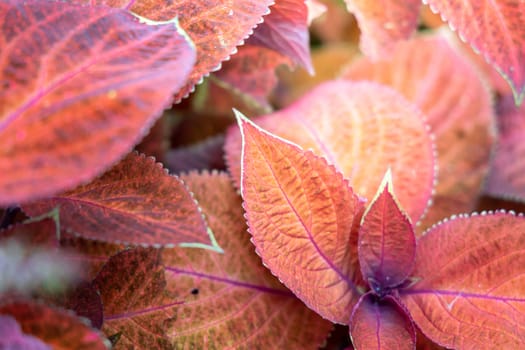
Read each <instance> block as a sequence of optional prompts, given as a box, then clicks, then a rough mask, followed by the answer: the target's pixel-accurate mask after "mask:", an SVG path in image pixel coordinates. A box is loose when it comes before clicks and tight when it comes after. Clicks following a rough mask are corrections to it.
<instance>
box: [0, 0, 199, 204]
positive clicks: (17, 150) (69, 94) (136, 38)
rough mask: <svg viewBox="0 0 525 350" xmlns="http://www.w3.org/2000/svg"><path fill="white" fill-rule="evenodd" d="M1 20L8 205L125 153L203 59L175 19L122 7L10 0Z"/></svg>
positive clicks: (2, 180)
mask: <svg viewBox="0 0 525 350" xmlns="http://www.w3.org/2000/svg"><path fill="white" fill-rule="evenodd" d="M0 25H1V26H2V28H4V29H3V30H2V31H0V47H2V57H3V59H2V61H1V63H0V65H1V67H2V68H1V69H0V174H1V175H0V193H1V195H0V205H7V204H14V203H18V202H27V201H28V200H32V199H36V198H41V197H43V196H48V195H53V194H55V193H57V192H59V191H63V190H68V189H71V188H72V187H74V186H77V185H78V184H80V183H83V182H86V181H89V180H91V179H92V178H93V177H95V176H96V175H98V174H100V173H101V172H103V171H104V170H105V169H107V168H108V167H109V166H110V165H111V164H112V163H114V162H116V161H117V160H118V159H120V158H122V157H123V156H124V154H126V153H127V152H129V151H130V150H131V148H132V146H133V145H134V144H135V143H136V142H137V141H138V140H140V138H141V137H142V136H144V134H145V132H146V131H147V130H148V127H149V126H150V125H151V124H152V123H153V121H154V120H155V119H156V118H157V117H158V116H160V114H161V111H162V110H163V109H164V108H166V107H167V106H169V104H170V103H171V100H172V95H173V94H174V93H175V92H176V91H177V90H179V89H180V87H181V86H182V85H183V84H184V82H185V81H186V78H187V76H188V74H189V72H190V70H191V68H192V66H193V63H194V60H195V51H194V48H193V47H192V46H191V44H190V43H189V42H188V41H187V40H186V38H185V36H184V35H183V34H181V32H180V29H179V28H178V26H177V23H176V22H173V21H172V22H170V23H166V24H162V25H160V24H159V25H145V24H141V23H139V21H138V20H137V19H136V18H135V17H134V16H132V15H131V14H129V13H128V12H127V11H124V10H119V9H110V8H105V7H83V6H76V5H71V4H67V3H64V2H52V1H24V2H20V1H16V0H6V1H2V2H1V3H0ZM167 71H171V72H173V73H172V74H166V72H167Z"/></svg>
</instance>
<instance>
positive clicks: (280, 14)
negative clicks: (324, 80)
mask: <svg viewBox="0 0 525 350" xmlns="http://www.w3.org/2000/svg"><path fill="white" fill-rule="evenodd" d="M270 11H271V12H270V14H269V15H267V16H265V17H264V18H263V19H264V22H263V23H261V24H260V25H259V26H258V27H257V29H256V30H255V32H254V33H253V35H252V36H251V37H250V38H249V39H248V41H247V43H248V44H251V45H259V46H263V47H267V48H269V49H271V50H274V51H276V52H279V53H280V54H282V55H284V56H287V57H289V58H290V59H291V60H292V61H294V62H295V63H297V64H299V65H301V66H303V67H304V68H305V69H306V70H307V71H308V72H309V73H310V74H314V68H313V66H312V60H311V58H310V35H309V32H308V10H307V7H306V4H305V1H304V0H276V1H275V4H274V5H272V6H271V7H270Z"/></svg>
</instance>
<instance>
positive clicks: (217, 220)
mask: <svg viewBox="0 0 525 350" xmlns="http://www.w3.org/2000/svg"><path fill="white" fill-rule="evenodd" d="M183 179H184V181H186V182H187V183H188V185H189V187H190V188H191V190H192V191H193V192H194V193H195V196H196V198H197V200H198V201H199V202H200V203H201V205H202V208H203V211H204V213H205V214H206V217H207V218H208V221H209V223H210V226H211V227H212V229H213V230H214V232H216V234H217V239H218V241H219V243H220V244H221V247H223V248H224V254H217V253H214V252H210V251H206V250H203V249H192V250H189V249H188V250H165V251H164V255H163V258H164V261H165V264H166V270H167V276H168V277H167V278H168V286H169V288H170V292H171V293H173V294H174V295H181V296H184V297H185V299H186V302H185V303H184V304H183V305H180V306H179V307H178V308H177V310H176V313H175V314H174V317H173V321H172V322H171V323H170V324H171V325H172V327H173V331H172V334H173V335H174V341H175V344H176V345H177V346H178V347H180V348H182V347H183V345H185V344H192V345H193V346H194V347H195V348H197V349H201V348H206V347H210V348H212V347H216V348H232V349H233V348H235V349H238V348H246V349H312V350H314V349H318V347H319V346H320V345H321V343H323V342H324V340H325V339H326V337H327V334H328V332H329V331H330V329H331V328H332V325H331V324H330V322H327V321H325V320H323V319H321V318H320V317H319V316H318V315H317V314H316V313H315V312H313V311H311V310H309V309H308V308H307V307H306V306H304V304H303V303H301V301H299V300H298V299H297V298H295V296H294V295H293V294H292V293H291V292H290V291H289V290H287V289H286V288H285V287H284V286H283V285H282V284H281V283H279V281H278V280H277V279H276V278H275V277H273V276H272V275H271V274H270V272H269V271H268V270H267V269H266V268H265V267H264V266H263V265H262V264H261V260H260V258H259V257H258V256H257V255H256V254H255V253H254V248H253V245H252V244H251V243H250V240H249V237H250V236H249V234H248V233H247V232H246V224H245V220H243V216H242V215H243V210H242V207H241V200H240V197H239V196H238V194H237V193H236V191H235V189H234V188H233V186H232V184H231V181H230V180H229V178H228V176H226V174H217V173H212V174H209V173H203V174H202V175H199V174H196V173H192V174H189V175H187V176H184V177H183ZM188 315H189V316H190V317H188ZM284 335H286V336H284Z"/></svg>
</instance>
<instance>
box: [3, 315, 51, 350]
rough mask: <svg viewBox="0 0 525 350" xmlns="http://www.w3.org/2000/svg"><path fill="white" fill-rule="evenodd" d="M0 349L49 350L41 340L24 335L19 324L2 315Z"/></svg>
mask: <svg viewBox="0 0 525 350" xmlns="http://www.w3.org/2000/svg"><path fill="white" fill-rule="evenodd" d="M0 348H2V349H6V350H10V349H13V350H15V349H25V350H49V347H48V346H47V345H46V344H45V343H44V342H42V341H41V340H40V339H38V338H35V337H33V336H30V335H27V334H24V333H22V330H21V329H20V325H19V324H18V322H16V320H15V319H14V318H12V317H10V316H5V315H0Z"/></svg>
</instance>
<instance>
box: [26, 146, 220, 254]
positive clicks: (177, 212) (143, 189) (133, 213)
mask: <svg viewBox="0 0 525 350" xmlns="http://www.w3.org/2000/svg"><path fill="white" fill-rule="evenodd" d="M57 206H58V207H59V208H60V222H61V225H62V227H64V228H65V229H67V230H68V231H72V232H74V233H76V234H78V235H81V236H83V237H88V238H92V239H98V240H102V241H106V242H114V243H130V244H147V245H198V246H199V247H202V248H207V249H214V250H220V248H219V247H218V246H217V244H216V242H215V239H214V237H213V233H212V232H211V231H210V230H208V228H207V225H206V222H205V221H204V218H203V217H202V214H201V212H200V210H199V207H198V205H197V203H196V202H195V200H194V199H193V198H192V196H191V194H190V193H189V192H188V189H187V188H186V186H185V185H184V184H183V183H182V181H180V180H179V179H178V178H177V177H175V176H170V175H168V174H167V172H166V171H165V170H164V169H163V168H162V166H161V165H160V164H156V163H155V160H154V159H152V158H146V157H145V156H142V155H138V154H136V153H131V154H129V155H128V156H127V157H126V158H125V159H124V160H122V161H121V162H120V163H118V164H117V165H115V166H114V167H113V168H112V169H110V170H109V171H108V172H107V173H105V174H104V175H102V176H101V177H99V178H98V179H96V180H94V181H93V182H91V183H89V184H87V185H83V186H80V187H77V188H75V189H74V190H71V191H68V192H65V193H63V194H60V195H57V196H55V197H52V198H50V199H46V200H42V201H39V202H35V203H31V204H28V205H25V206H24V207H23V209H24V210H25V211H26V212H27V213H28V214H30V215H32V216H35V215H40V214H42V213H45V212H47V211H49V210H51V209H53V208H55V207H57Z"/></svg>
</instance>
